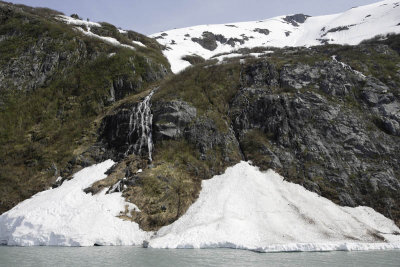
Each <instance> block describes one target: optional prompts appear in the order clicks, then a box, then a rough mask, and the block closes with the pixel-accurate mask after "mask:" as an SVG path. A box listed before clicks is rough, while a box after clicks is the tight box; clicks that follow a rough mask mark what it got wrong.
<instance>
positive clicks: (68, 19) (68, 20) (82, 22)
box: [56, 15, 101, 28]
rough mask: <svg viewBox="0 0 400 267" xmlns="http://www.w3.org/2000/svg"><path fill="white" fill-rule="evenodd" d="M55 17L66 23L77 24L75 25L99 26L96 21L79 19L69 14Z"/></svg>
mask: <svg viewBox="0 0 400 267" xmlns="http://www.w3.org/2000/svg"><path fill="white" fill-rule="evenodd" d="M56 18H58V19H59V20H61V21H63V22H64V23H66V24H71V25H77V26H86V27H88V28H89V27H101V25H100V24H99V23H97V22H91V21H85V20H81V19H75V18H72V17H69V16H64V15H59V16H57V17H56Z"/></svg>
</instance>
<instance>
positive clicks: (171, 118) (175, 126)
mask: <svg viewBox="0 0 400 267" xmlns="http://www.w3.org/2000/svg"><path fill="white" fill-rule="evenodd" d="M153 114H154V134H155V140H156V141H157V140H163V139H178V138H181V137H182V136H184V134H185V133H186V132H187V131H188V126H189V124H190V123H191V122H192V121H193V120H194V119H195V118H196V115H197V111H196V108H194V107H193V106H191V105H190V104H188V103H187V102H184V101H179V100H175V101H170V102H158V103H156V104H155V105H154V106H153Z"/></svg>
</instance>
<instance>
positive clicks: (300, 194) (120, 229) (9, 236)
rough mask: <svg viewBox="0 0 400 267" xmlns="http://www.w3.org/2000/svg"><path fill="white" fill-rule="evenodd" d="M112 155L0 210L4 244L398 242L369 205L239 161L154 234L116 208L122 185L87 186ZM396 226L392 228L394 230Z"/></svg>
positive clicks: (359, 245) (396, 245) (318, 247)
mask: <svg viewBox="0 0 400 267" xmlns="http://www.w3.org/2000/svg"><path fill="white" fill-rule="evenodd" d="M112 165H113V162H112V161H111V160H108V161H106V162H103V163H101V164H98V165H94V166H91V167H88V168H85V169H83V170H82V171H80V172H78V173H76V174H75V176H74V179H72V180H70V181H66V182H65V183H64V184H63V185H62V186H60V187H59V188H56V189H50V190H47V191H44V192H41V193H39V194H36V195H35V196H33V197H32V198H31V199H28V200H25V201H23V202H22V203H20V204H19V205H17V206H16V207H15V208H13V209H12V210H10V211H8V212H6V213H4V214H3V215H1V216H0V244H4V245H19V246H31V245H56V246H92V245H95V244H97V245H141V244H142V243H143V241H146V242H148V244H149V245H150V247H153V248H209V247H229V248H239V249H249V250H255V251H260V252H270V251H326V250H368V249H400V236H399V235H398V233H399V232H400V230H399V228H398V227H397V226H396V225H395V224H394V223H393V221H391V220H389V219H387V218H385V217H384V216H383V215H381V214H379V213H377V212H375V211H374V210H373V209H371V208H367V207H358V208H346V207H339V206H337V205H336V204H334V203H332V202H331V201H329V200H327V199H325V198H322V197H320V196H318V195H317V194H315V193H312V192H309V191H307V190H306V189H304V188H303V187H301V186H300V185H295V184H292V183H289V182H286V181H284V180H283V178H282V177H281V176H279V175H278V174H276V173H275V172H273V171H272V170H270V171H268V172H266V173H263V172H260V171H259V170H258V168H256V167H254V166H251V165H250V164H249V163H246V162H241V163H239V164H237V165H235V166H233V167H230V168H228V169H227V171H226V172H225V174H223V175H220V176H216V177H214V178H212V179H211V180H207V181H203V183H202V186H203V189H202V191H201V194H200V197H199V199H198V200H197V201H196V202H195V203H194V204H193V205H192V206H191V208H190V209H189V210H188V212H187V213H186V214H185V215H184V216H183V217H181V218H180V219H179V220H178V221H176V222H175V223H173V224H172V225H169V226H166V227H163V228H161V229H160V231H158V232H157V233H156V234H155V233H153V232H144V231H142V230H141V229H139V227H138V225H137V224H136V223H134V222H129V221H123V220H121V219H119V218H117V217H115V216H117V215H119V213H120V212H121V211H123V210H124V209H135V208H136V207H135V206H134V205H132V204H127V203H125V201H124V199H123V198H121V193H112V194H105V191H106V190H103V191H102V192H101V193H99V194H97V195H94V196H93V195H91V194H85V193H84V192H83V189H84V188H86V187H87V186H90V185H91V184H92V183H93V182H95V181H98V180H100V179H102V178H104V177H105V176H106V175H105V174H104V172H105V171H106V170H107V169H108V168H110V167H111V166H112ZM396 234H397V235H396Z"/></svg>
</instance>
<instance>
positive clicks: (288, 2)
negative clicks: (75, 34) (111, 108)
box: [5, 0, 378, 34]
mask: <svg viewBox="0 0 400 267" xmlns="http://www.w3.org/2000/svg"><path fill="white" fill-rule="evenodd" d="M5 1H11V2H13V3H20V4H25V5H29V6H36V7H38V6H40V7H49V8H52V9H56V10H59V11H62V12H64V13H65V14H66V15H71V14H73V13H78V15H79V16H81V17H82V18H84V19H86V18H89V19H90V20H91V21H106V22H109V23H112V24H114V25H115V26H118V27H122V28H124V29H130V30H134V31H137V32H141V33H144V34H150V33H155V32H160V31H164V30H168V29H173V28H182V27H188V26H193V25H199V24H215V23H228V22H240V21H249V20H260V19H267V18H270V17H274V16H279V15H286V14H293V13H304V14H307V15H312V16H316V15H324V14H333V13H337V12H343V11H345V10H347V9H349V8H351V7H354V6H360V5H366V4H370V3H374V2H378V0H5Z"/></svg>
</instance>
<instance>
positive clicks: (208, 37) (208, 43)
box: [191, 31, 249, 51]
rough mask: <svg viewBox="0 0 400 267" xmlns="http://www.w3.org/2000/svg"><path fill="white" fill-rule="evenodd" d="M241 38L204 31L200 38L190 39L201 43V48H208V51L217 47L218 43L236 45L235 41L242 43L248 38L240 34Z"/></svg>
mask: <svg viewBox="0 0 400 267" xmlns="http://www.w3.org/2000/svg"><path fill="white" fill-rule="evenodd" d="M241 37H242V38H240V39H239V38H229V39H227V38H226V37H225V36H223V35H222V34H214V33H212V32H208V31H205V32H203V34H202V36H201V38H197V37H196V38H192V39H191V40H192V41H193V42H196V43H198V44H199V45H201V46H202V47H203V48H205V49H207V50H210V51H214V50H215V49H217V47H218V43H217V42H219V43H220V44H228V45H230V46H232V47H234V46H235V45H236V43H239V44H244V43H245V41H248V40H249V38H248V37H247V36H244V35H242V36H241Z"/></svg>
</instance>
